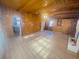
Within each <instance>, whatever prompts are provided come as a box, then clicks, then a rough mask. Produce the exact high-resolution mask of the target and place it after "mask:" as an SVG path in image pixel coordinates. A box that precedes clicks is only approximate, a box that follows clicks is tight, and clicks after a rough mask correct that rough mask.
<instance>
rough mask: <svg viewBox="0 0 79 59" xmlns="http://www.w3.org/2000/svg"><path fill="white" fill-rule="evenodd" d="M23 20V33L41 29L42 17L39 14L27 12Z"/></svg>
mask: <svg viewBox="0 0 79 59" xmlns="http://www.w3.org/2000/svg"><path fill="white" fill-rule="evenodd" d="M23 22H24V26H23V34H27V33H33V32H38V31H40V28H41V27H40V26H41V19H40V17H39V15H33V14H25V15H24V20H23Z"/></svg>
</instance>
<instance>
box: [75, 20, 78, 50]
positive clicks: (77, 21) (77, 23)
mask: <svg viewBox="0 0 79 59" xmlns="http://www.w3.org/2000/svg"><path fill="white" fill-rule="evenodd" d="M78 33H79V20H78V21H77V26H76V35H75V38H77V36H78V38H77V48H78V50H79V34H78Z"/></svg>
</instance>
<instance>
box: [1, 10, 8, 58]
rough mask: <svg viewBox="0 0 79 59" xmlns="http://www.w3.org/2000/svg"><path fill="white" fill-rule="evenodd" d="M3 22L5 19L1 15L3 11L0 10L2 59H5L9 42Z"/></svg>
mask: <svg viewBox="0 0 79 59" xmlns="http://www.w3.org/2000/svg"><path fill="white" fill-rule="evenodd" d="M2 21H3V18H2V13H1V9H0V59H3V57H4V53H5V49H6V46H7V40H6V39H7V35H6V32H5V29H4V25H3V22H2Z"/></svg>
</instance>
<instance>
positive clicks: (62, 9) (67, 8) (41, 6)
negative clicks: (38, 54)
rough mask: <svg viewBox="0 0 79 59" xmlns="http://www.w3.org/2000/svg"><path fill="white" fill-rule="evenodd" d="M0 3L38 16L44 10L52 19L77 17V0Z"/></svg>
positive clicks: (22, 0) (5, 1) (2, 0)
mask: <svg viewBox="0 0 79 59" xmlns="http://www.w3.org/2000/svg"><path fill="white" fill-rule="evenodd" d="M0 2H1V4H2V5H5V6H7V7H9V8H13V9H16V10H17V11H20V12H23V13H33V14H36V13H37V14H40V12H41V11H43V10H45V11H46V12H47V13H48V14H49V15H50V16H54V17H60V18H62V17H67V18H68V17H71V18H72V17H78V16H79V0H1V1H0Z"/></svg>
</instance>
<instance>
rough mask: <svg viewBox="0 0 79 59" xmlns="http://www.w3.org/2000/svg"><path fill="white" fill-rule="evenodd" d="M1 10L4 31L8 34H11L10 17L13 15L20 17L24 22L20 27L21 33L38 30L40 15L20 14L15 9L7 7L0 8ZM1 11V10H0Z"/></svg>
mask: <svg viewBox="0 0 79 59" xmlns="http://www.w3.org/2000/svg"><path fill="white" fill-rule="evenodd" d="M0 9H1V10H2V14H1V17H2V20H3V23H4V25H3V26H5V27H6V31H7V33H8V35H9V36H13V35H14V33H13V27H12V17H13V16H19V17H21V18H22V21H23V23H24V25H23V27H22V33H23V34H27V33H33V32H37V31H40V25H41V24H40V23H41V21H40V17H39V15H33V14H21V13H19V12H17V11H15V10H11V9H9V8H0ZM0 12H1V11H0Z"/></svg>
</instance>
